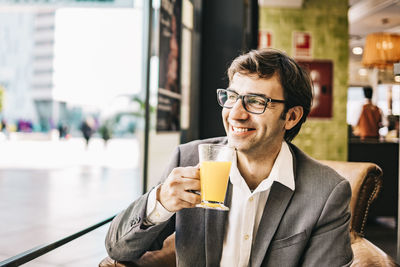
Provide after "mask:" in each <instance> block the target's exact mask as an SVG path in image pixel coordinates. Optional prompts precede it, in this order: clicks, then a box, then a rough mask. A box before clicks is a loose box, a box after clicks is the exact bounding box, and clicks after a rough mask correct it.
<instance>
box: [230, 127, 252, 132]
mask: <svg viewBox="0 0 400 267" xmlns="http://www.w3.org/2000/svg"><path fill="white" fill-rule="evenodd" d="M232 128H233V131H234V132H240V133H244V132H247V131H248V130H249V129H248V128H236V127H232Z"/></svg>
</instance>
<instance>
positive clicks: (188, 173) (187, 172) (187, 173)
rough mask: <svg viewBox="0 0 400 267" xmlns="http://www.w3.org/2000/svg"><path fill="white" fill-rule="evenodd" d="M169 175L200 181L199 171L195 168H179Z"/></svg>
mask: <svg viewBox="0 0 400 267" xmlns="http://www.w3.org/2000/svg"><path fill="white" fill-rule="evenodd" d="M171 175H174V176H176V177H182V178H183V177H184V178H191V179H200V169H199V168H198V167H197V166H196V167H179V168H175V169H173V170H172V172H171Z"/></svg>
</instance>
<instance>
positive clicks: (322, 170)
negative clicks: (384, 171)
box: [106, 137, 353, 267]
mask: <svg viewBox="0 0 400 267" xmlns="http://www.w3.org/2000/svg"><path fill="white" fill-rule="evenodd" d="M226 142H227V140H226V138H225V137H224V138H212V139H207V140H202V141H193V142H190V143H188V144H184V145H180V146H179V147H178V148H177V149H176V151H175V153H174V155H173V157H172V159H171V162H170V163H169V165H168V167H167V169H166V171H165V173H164V174H163V177H162V180H165V179H166V178H167V177H168V175H169V173H170V172H171V170H172V169H173V168H175V167H178V166H195V165H196V164H197V163H198V161H199V160H198V151H197V147H198V145H199V144H201V143H226ZM289 147H290V149H291V153H292V155H293V163H294V175H295V187H296V188H295V191H294V192H293V191H291V190H290V189H289V188H287V187H285V186H283V185H282V184H280V183H278V182H274V183H273V185H272V188H271V191H270V194H269V197H268V200H267V202H266V204H265V208H264V213H263V215H262V219H261V222H260V226H259V229H258V232H257V236H256V238H255V241H254V243H253V247H252V251H251V256H250V266H271V267H277V266H284V267H288V266H307V267H309V266H318V267H320V266H329V267H334V266H350V264H351V262H352V259H353V253H352V250H351V246H350V237H349V222H350V212H349V207H348V206H349V202H350V197H351V189H350V185H349V183H348V182H347V181H346V180H345V179H344V178H343V177H341V176H340V175H339V174H337V173H336V172H335V171H334V170H332V169H331V168H329V167H327V166H324V165H322V164H320V163H318V162H317V161H315V160H313V159H311V158H310V157H308V156H307V155H305V154H304V153H303V152H302V151H300V150H299V149H298V148H297V147H296V146H294V145H292V144H289ZM231 193H232V186H231V185H229V186H228V194H227V197H226V200H225V202H226V204H227V205H228V206H229V205H230V199H231ZM147 197H148V193H147V194H145V195H143V196H142V197H140V198H139V199H137V200H136V201H135V202H133V203H132V204H131V205H130V206H129V207H128V208H127V209H126V210H124V211H123V212H121V213H120V214H119V215H118V216H117V217H115V219H114V220H113V221H112V223H111V226H110V229H109V231H108V233H107V237H106V249H107V252H108V254H109V255H110V257H111V258H113V259H115V260H119V261H132V260H136V259H138V258H139V257H140V256H142V255H143V254H144V253H145V252H146V251H148V250H157V249H160V248H161V247H162V244H163V241H164V239H165V238H166V237H168V236H169V235H170V234H172V233H173V232H174V231H176V241H175V243H176V255H177V264H178V266H190V267H195V266H219V262H220V259H221V254H222V243H223V239H224V233H225V226H226V220H227V218H228V216H227V214H228V212H223V211H215V210H208V209H201V208H193V209H183V210H181V211H179V212H177V213H176V214H175V215H174V216H173V217H172V218H171V219H170V220H168V221H167V222H165V223H161V224H157V225H154V226H150V227H146V226H144V225H143V218H145V212H146V203H147Z"/></svg>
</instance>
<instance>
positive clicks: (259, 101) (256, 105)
mask: <svg viewBox="0 0 400 267" xmlns="http://www.w3.org/2000/svg"><path fill="white" fill-rule="evenodd" d="M217 96H218V104H219V105H220V106H221V107H224V108H233V106H234V105H235V103H236V102H237V100H238V99H239V98H240V99H242V105H243V108H244V109H245V110H246V111H247V112H249V113H253V114H263V113H264V112H265V109H266V108H267V107H268V103H270V102H275V103H285V100H277V99H272V98H267V97H264V96H260V95H239V94H237V93H235V92H233V91H231V90H229V89H217Z"/></svg>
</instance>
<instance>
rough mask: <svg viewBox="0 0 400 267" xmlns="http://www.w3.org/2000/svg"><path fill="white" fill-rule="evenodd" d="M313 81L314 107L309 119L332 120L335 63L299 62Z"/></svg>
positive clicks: (323, 61) (327, 61)
mask: <svg viewBox="0 0 400 267" xmlns="http://www.w3.org/2000/svg"><path fill="white" fill-rule="evenodd" d="M297 62H298V63H299V64H300V66H302V67H303V68H305V69H306V70H307V71H308V73H309V74H310V77H311V80H312V81H313V105H312V107H311V112H310V114H309V117H312V118H325V119H327V118H332V110H333V92H332V91H333V62H332V61H330V60H298V61H297Z"/></svg>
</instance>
